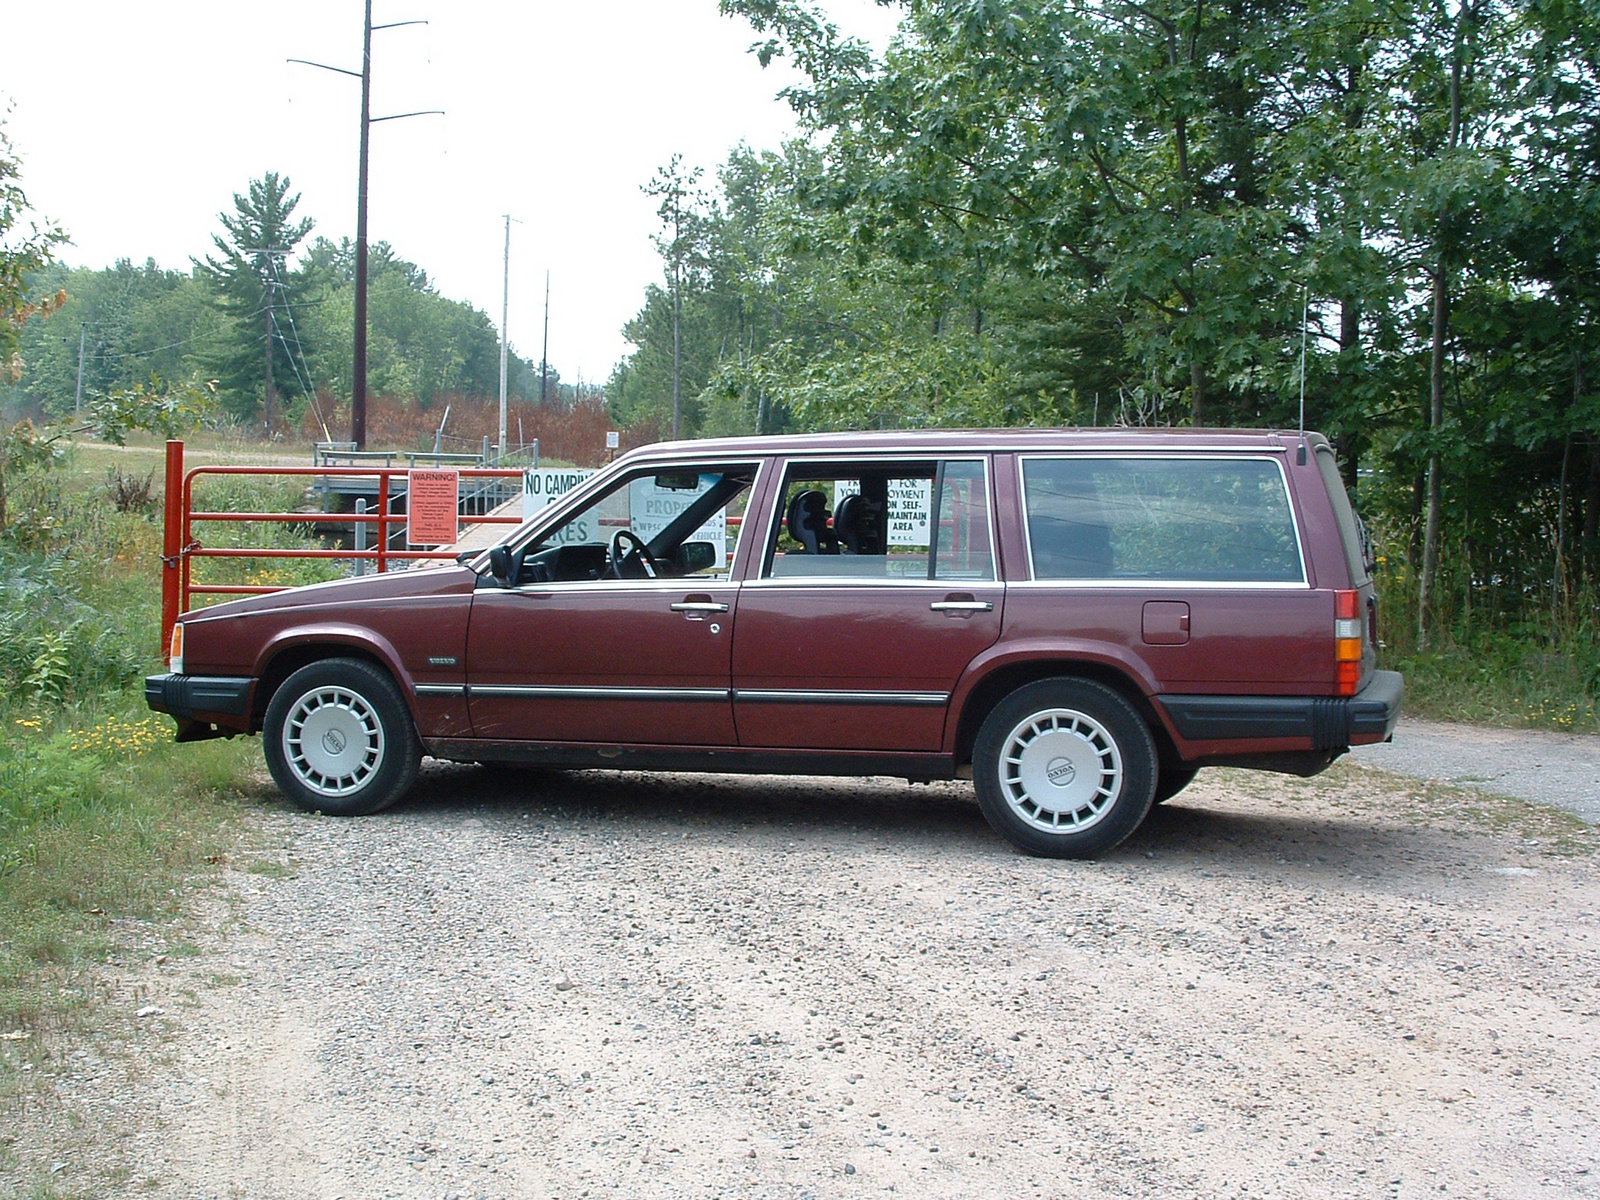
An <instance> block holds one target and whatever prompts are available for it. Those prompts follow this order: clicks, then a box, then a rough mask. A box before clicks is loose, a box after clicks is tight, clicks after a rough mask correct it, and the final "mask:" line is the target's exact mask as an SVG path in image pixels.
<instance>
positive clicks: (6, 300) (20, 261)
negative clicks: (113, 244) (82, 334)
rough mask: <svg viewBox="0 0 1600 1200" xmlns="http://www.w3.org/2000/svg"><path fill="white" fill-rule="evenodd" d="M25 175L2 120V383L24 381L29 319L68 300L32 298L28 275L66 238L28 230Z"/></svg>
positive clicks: (42, 228)
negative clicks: (23, 337) (22, 344)
mask: <svg viewBox="0 0 1600 1200" xmlns="http://www.w3.org/2000/svg"><path fill="white" fill-rule="evenodd" d="M20 169H21V164H20V163H19V162H18V161H17V158H16V155H15V154H14V153H13V152H12V149H11V139H10V138H8V137H7V136H6V131H5V123H4V121H3V120H0V377H7V378H10V379H12V380H13V381H15V380H16V379H19V378H21V376H22V370H23V359H22V356H21V355H20V354H19V353H18V351H17V342H18V335H19V333H20V332H21V330H22V328H23V326H24V325H25V324H26V323H27V321H28V319H29V318H30V317H36V316H40V317H47V316H49V315H50V314H51V312H53V311H55V310H56V309H58V308H60V307H61V305H62V304H63V303H64V302H65V300H66V297H65V296H64V295H62V294H61V293H60V292H59V291H57V292H56V293H55V294H54V295H50V294H46V295H45V296H44V297H43V298H42V299H38V300H30V298H29V293H30V291H31V290H32V289H31V288H30V287H29V281H28V276H29V274H30V273H31V272H34V271H39V270H41V269H43V268H44V267H46V266H48V265H49V263H50V262H51V260H52V258H53V257H54V252H55V247H57V246H59V245H60V244H61V243H62V242H64V241H66V240H67V235H66V234H65V233H63V232H62V231H61V230H60V229H58V228H56V227H55V226H54V225H50V224H48V223H47V224H44V225H40V224H38V223H37V222H29V224H28V225H27V227H26V229H24V227H23V222H24V220H25V219H26V218H27V213H28V197H27V196H26V195H25V194H24V192H23V191H22V187H21V185H19V184H18V183H17V177H18V175H19V174H20Z"/></svg>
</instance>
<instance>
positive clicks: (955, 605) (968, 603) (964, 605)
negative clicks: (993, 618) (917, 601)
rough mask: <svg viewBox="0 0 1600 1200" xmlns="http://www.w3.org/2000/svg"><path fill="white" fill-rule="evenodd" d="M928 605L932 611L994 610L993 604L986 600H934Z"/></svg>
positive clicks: (971, 611)
mask: <svg viewBox="0 0 1600 1200" xmlns="http://www.w3.org/2000/svg"><path fill="white" fill-rule="evenodd" d="M928 607H929V608H931V609H932V610H933V611H934V612H954V613H976V612H993V611H994V605H993V604H992V603H990V602H989V601H987V600H935V601H934V602H933V603H932V604H930V605H928Z"/></svg>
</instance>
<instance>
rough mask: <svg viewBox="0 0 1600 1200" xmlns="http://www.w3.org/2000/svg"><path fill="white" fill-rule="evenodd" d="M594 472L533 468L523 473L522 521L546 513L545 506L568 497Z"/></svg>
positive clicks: (576, 469)
mask: <svg viewBox="0 0 1600 1200" xmlns="http://www.w3.org/2000/svg"><path fill="white" fill-rule="evenodd" d="M593 474H594V471H593V470H592V469H591V468H588V467H532V468H530V469H529V470H526V471H524V472H523V473H522V519H523V520H524V521H526V520H527V519H528V518H529V517H531V516H533V515H534V514H535V513H539V512H542V511H544V507H545V505H547V504H549V503H550V502H551V501H552V500H556V499H559V498H560V497H562V496H564V495H566V494H567V493H568V492H570V491H571V490H572V489H573V488H575V487H577V486H578V485H579V484H580V483H582V482H583V481H584V480H585V479H587V478H589V476H591V475H593Z"/></svg>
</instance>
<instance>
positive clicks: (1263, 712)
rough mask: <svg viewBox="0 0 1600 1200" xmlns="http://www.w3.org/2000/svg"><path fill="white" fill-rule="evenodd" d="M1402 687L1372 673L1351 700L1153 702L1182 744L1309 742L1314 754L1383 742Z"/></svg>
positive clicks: (1391, 676)
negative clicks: (1163, 711) (1268, 740)
mask: <svg viewBox="0 0 1600 1200" xmlns="http://www.w3.org/2000/svg"><path fill="white" fill-rule="evenodd" d="M1404 690H1405V681H1404V679H1403V677H1402V676H1401V674H1400V672H1398V671H1374V672H1373V673H1372V678H1370V679H1369V680H1367V686H1366V687H1364V688H1362V689H1361V690H1360V691H1359V692H1357V693H1356V694H1355V695H1354V696H1348V697H1336V696H1157V697H1156V699H1157V700H1158V701H1160V703H1161V706H1162V707H1163V708H1165V709H1166V710H1167V715H1168V716H1169V717H1171V718H1172V725H1173V728H1174V729H1176V730H1177V732H1178V736H1179V737H1181V738H1184V739H1185V740H1187V741H1192V742H1204V741H1232V740H1236V739H1249V740H1252V741H1253V740H1257V739H1263V738H1310V739H1311V746H1312V748H1313V749H1314V750H1343V749H1345V748H1346V747H1348V746H1351V745H1355V744H1360V743H1363V742H1381V741H1386V740H1387V739H1388V737H1389V735H1390V734H1391V733H1393V732H1394V725H1395V722H1396V721H1397V720H1399V718H1400V700H1401V696H1402V694H1403V692H1404Z"/></svg>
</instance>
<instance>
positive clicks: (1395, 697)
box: [146, 429, 1401, 857]
mask: <svg viewBox="0 0 1600 1200" xmlns="http://www.w3.org/2000/svg"><path fill="white" fill-rule="evenodd" d="M1368 570H1369V564H1368V563H1367V561H1366V560H1365V550H1364V543H1363V537H1362V532H1361V527H1360V523H1359V521H1358V520H1357V518H1356V515H1355V513H1354V512H1353V511H1352V509H1351V507H1350V502H1349V499H1348V497H1347V496H1346V493H1345V489H1344V487H1343V484H1342V482H1341V480H1340V476H1339V471H1338V468H1337V465H1336V463H1335V461H1334V455H1333V451H1332V449H1331V448H1330V447H1329V445H1328V443H1327V441H1326V440H1325V439H1324V438H1323V437H1321V436H1320V435H1318V434H1311V433H1308V434H1299V433H1273V432H1261V431H1239V430H1211V429H1205V430H1192V431H1191V430H1133V429H1093V430H1070V431H1037V430H1027V431H1024V430H994V431H963V432H956V431H950V432H917V433H903V432H902V433H893V432H889V433H866V434H861V433H851V434H822V435H807V436H792V437H767V438H734V439H726V440H715V441H698V442H678V443H671V444H665V445H658V446H650V447H646V448H644V449H641V450H636V451H633V452H631V453H629V454H627V455H625V456H624V457H622V458H620V459H618V460H617V461H616V462H615V463H613V464H611V465H610V466H609V467H607V468H606V469H605V470H603V471H601V472H599V473H598V474H596V475H595V476H593V477H592V478H590V479H588V480H587V481H586V482H584V483H583V484H581V485H580V486H578V487H577V488H574V489H573V490H572V491H570V492H568V493H567V494H566V495H564V496H562V497H560V498H559V499H558V500H556V501H555V502H553V503H552V504H550V505H549V506H548V507H546V508H545V509H544V510H543V511H541V512H540V513H538V514H537V515H536V516H535V517H534V518H532V519H531V520H529V521H528V522H526V523H525V524H523V525H522V526H521V527H519V528H518V529H517V530H516V531H515V532H514V533H512V534H511V535H510V536H509V537H507V538H506V539H505V540H503V541H502V542H501V543H500V544H498V545H496V546H495V547H493V548H492V549H490V550H486V551H483V552H481V553H478V554H476V556H473V557H466V556H463V559H462V560H461V561H460V562H459V563H458V564H456V565H447V566H439V567H430V568H424V569H414V570H407V571H402V572H396V573H391V574H384V575H378V576H366V577H363V578H353V579H346V580H340V581H337V582H333V583H323V584H316V585H314V586H310V587H301V588H295V589H292V590H289V591H284V592H280V593H276V594H273V595H268V596H257V597H252V598H249V599H243V600H237V601H234V602H232V603H227V604H219V605H217V606H215V607H212V608H206V609H202V610H198V611H195V612H190V613H188V614H185V615H184V616H183V618H182V619H181V620H180V622H179V624H178V626H177V627H176V629H175V631H174V634H173V646H172V655H171V672H170V673H169V674H166V675H157V676H152V677H151V678H150V679H148V680H147V681H146V697H147V700H148V702H149V704H150V706H151V707H152V708H154V709H156V710H158V711H161V712H166V713H170V714H172V715H173V717H175V718H176V719H177V722H178V735H177V736H178V739H179V740H180V741H189V740H195V739H199V738H205V737H212V736H218V735H225V736H232V735H233V734H235V733H255V732H258V731H259V732H261V733H262V734H263V735H264V743H265V751H266V757H267V762H268V764H269V766H270V768H271V770H272V775H273V778H274V779H275V780H276V781H277V783H278V785H279V787H281V788H282V789H283V791H284V793H285V794H286V795H288V796H289V798H290V799H292V800H293V801H294V802H295V803H297V804H299V805H302V806H303V807H305V808H308V809H313V810H316V811H320V812H324V813H332V814H357V813H369V812H374V811H376V810H378V809H381V808H383V807H385V806H386V805H389V804H392V803H394V801H396V800H397V799H399V798H400V797H401V796H403V795H404V794H405V793H406V791H407V789H408V788H409V787H410V786H411V784H412V781H413V779H414V778H415V776H416V773H417V767H418V761H419V759H420V757H421V756H422V755H423V754H429V755H432V756H434V757H435V758H442V759H449V760H452V761H456V762H480V763H491V762H514V763H538V764H546V765H553V766H560V767H580V768H581V767H591V768H592V767H598V768H625V767H631V768H647V769H656V770H686V771H729V772H765V773H783V774H791V773H793V774H836V775H899V776H905V777H907V778H909V779H913V780H928V779H950V778H957V777H963V778H964V777H969V776H970V777H971V778H972V779H973V781H974V785H975V788H976V792H977V798H978V801H979V803H980V805H981V806H982V809H983V812H984V815H985V816H986V817H987V818H988V820H989V822H990V823H991V824H992V825H993V826H994V828H995V829H996V830H997V831H999V833H1001V834H1002V835H1003V836H1004V837H1006V838H1008V839H1009V840H1010V841H1012V842H1013V843H1015V844H1016V845H1017V846H1018V847H1020V848H1021V849H1023V850H1025V851H1027V852H1029V853H1033V854H1042V855H1054V856H1062V857H1085V856H1090V855H1096V854H1100V853H1103V852H1105V851H1106V850H1108V849H1110V848H1111V847H1112V846H1115V845H1116V844H1117V843H1118V842H1120V841H1121V840H1122V839H1123V838H1125V837H1127V836H1128V834H1129V833H1131V832H1132V831H1133V830H1134V829H1135V828H1137V826H1138V825H1139V823H1140V821H1142V820H1143V819H1144V817H1145V814H1146V813H1147V812H1148V811H1149V809H1150V807H1151V805H1152V804H1159V803H1161V802H1162V801H1163V800H1166V799H1168V798H1169V797H1171V796H1172V795H1174V794H1175V793H1176V792H1178V791H1179V790H1180V789H1181V788H1183V787H1184V786H1185V785H1186V784H1187V783H1188V782H1189V781H1190V780H1191V779H1192V778H1193V777H1194V774H1195V771H1196V770H1197V769H1198V768H1199V767H1202V766H1208V765H1228V766H1237V767H1255V768H1260V769H1263V770H1268V771H1282V772H1289V773H1292V774H1297V775H1312V774H1315V773H1316V772H1318V771H1321V770H1322V769H1324V768H1325V767H1326V766H1327V765H1328V764H1329V763H1331V762H1332V761H1333V760H1334V759H1335V758H1337V757H1338V756H1339V755H1341V754H1343V753H1344V752H1345V750H1346V749H1347V748H1348V747H1350V746H1352V745H1357V744H1361V743H1366V742H1376V741H1382V740H1385V739H1387V738H1388V737H1389V736H1390V733H1391V731H1392V729H1393V727H1394V723H1395V719H1396V717H1397V715H1398V713H1399V708H1400V697H1401V679H1400V676H1399V675H1398V674H1396V673H1394V672H1390V671H1379V670H1376V669H1375V665H1374V663H1375V653H1374V644H1375V625H1376V606H1375V601H1374V587H1373V583H1372V580H1371V578H1370V576H1369V574H1368Z"/></svg>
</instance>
